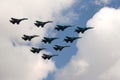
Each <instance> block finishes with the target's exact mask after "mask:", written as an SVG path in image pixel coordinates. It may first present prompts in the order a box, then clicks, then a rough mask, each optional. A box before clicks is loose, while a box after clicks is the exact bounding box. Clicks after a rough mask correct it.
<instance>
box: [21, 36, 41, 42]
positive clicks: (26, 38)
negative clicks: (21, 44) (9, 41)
mask: <svg viewBox="0 0 120 80" xmlns="http://www.w3.org/2000/svg"><path fill="white" fill-rule="evenodd" d="M34 37H39V35H32V36H28V35H23V37H22V39H23V40H25V41H27V40H28V41H31V39H33V38H34Z"/></svg>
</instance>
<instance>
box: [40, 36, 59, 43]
mask: <svg viewBox="0 0 120 80" xmlns="http://www.w3.org/2000/svg"><path fill="white" fill-rule="evenodd" d="M55 39H58V38H57V37H54V38H48V37H44V39H42V42H44V43H49V44H50V43H51V42H52V41H53V40H55Z"/></svg>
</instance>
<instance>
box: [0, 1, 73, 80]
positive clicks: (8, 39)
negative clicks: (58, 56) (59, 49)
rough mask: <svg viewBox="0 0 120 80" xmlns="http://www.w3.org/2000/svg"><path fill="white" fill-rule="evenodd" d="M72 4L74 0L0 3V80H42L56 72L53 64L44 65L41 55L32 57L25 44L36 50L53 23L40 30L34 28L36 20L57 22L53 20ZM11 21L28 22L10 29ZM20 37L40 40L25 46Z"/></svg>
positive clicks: (49, 62) (48, 62)
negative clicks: (26, 36) (17, 19)
mask: <svg viewBox="0 0 120 80" xmlns="http://www.w3.org/2000/svg"><path fill="white" fill-rule="evenodd" d="M73 3H74V1H73V0H69V1H67V0H54V1H51V0H9V1H8V0H0V13H1V15H0V18H1V22H0V25H1V27H0V38H1V39H0V42H1V44H0V80H38V79H40V80H42V79H43V78H46V76H47V75H48V73H49V72H52V71H54V70H55V63H54V62H53V61H52V60H51V61H43V60H42V59H41V57H40V56H41V54H39V55H34V54H32V53H31V52H30V51H29V49H30V47H29V46H26V45H25V44H26V43H28V44H31V46H38V43H39V42H40V40H41V38H42V37H43V36H45V35H48V34H49V33H46V32H47V30H48V29H49V28H50V27H53V25H54V23H55V22H54V23H53V24H49V25H46V27H45V28H43V29H42V28H37V27H35V25H34V24H33V23H34V21H35V20H41V21H47V20H57V19H56V18H55V17H54V16H55V15H56V16H57V15H58V16H59V15H60V16H62V15H61V14H62V11H63V10H66V9H68V8H69V7H70V6H71V5H72V4H73ZM11 17H15V18H22V17H27V18H28V19H29V20H28V21H23V22H21V24H20V25H13V24H11V23H10V22H9V19H10V18H11ZM50 33H51V34H52V32H50ZM23 34H28V35H32V34H38V35H40V37H38V38H35V39H33V40H32V41H31V42H25V41H23V40H22V39H21V37H22V35H23ZM13 44H15V45H17V46H13ZM48 66H49V67H48Z"/></svg>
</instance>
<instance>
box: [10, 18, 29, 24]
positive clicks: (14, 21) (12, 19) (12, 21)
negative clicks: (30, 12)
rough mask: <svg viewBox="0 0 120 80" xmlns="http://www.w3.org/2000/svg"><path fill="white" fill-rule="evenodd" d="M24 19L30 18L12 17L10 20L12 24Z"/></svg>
mask: <svg viewBox="0 0 120 80" xmlns="http://www.w3.org/2000/svg"><path fill="white" fill-rule="evenodd" d="M23 20H28V18H22V19H16V18H11V20H9V21H10V22H11V23H12V24H15V23H16V24H20V22H21V21H23Z"/></svg>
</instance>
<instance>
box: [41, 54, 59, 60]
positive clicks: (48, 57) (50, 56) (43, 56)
mask: <svg viewBox="0 0 120 80" xmlns="http://www.w3.org/2000/svg"><path fill="white" fill-rule="evenodd" d="M54 56H58V55H55V54H52V55H50V54H49V55H48V54H43V55H42V58H43V59H45V60H46V59H48V60H50V59H51V58H52V57H54Z"/></svg>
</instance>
